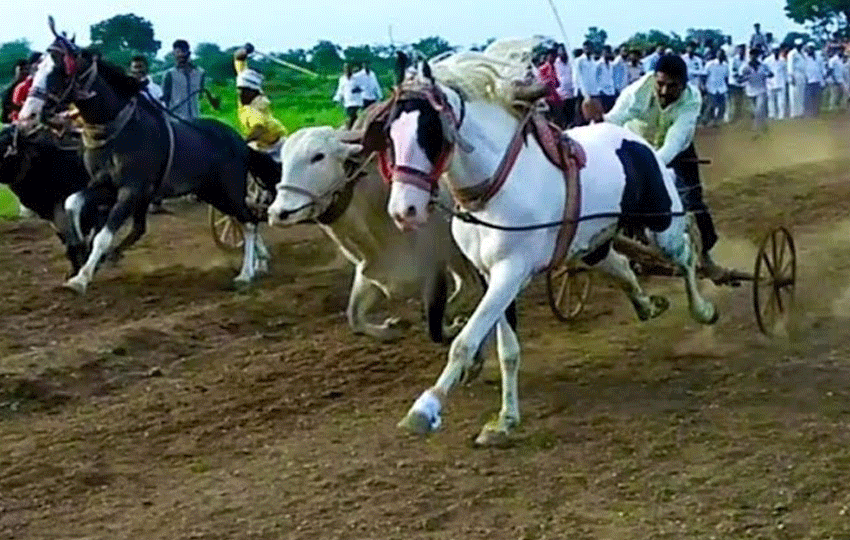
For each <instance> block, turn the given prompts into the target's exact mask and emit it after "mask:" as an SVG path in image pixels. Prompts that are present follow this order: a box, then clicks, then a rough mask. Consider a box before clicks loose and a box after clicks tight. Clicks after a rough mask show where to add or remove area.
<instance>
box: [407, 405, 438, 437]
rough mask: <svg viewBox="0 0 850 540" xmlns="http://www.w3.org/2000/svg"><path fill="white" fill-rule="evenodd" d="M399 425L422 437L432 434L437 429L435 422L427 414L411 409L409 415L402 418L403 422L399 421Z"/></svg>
mask: <svg viewBox="0 0 850 540" xmlns="http://www.w3.org/2000/svg"><path fill="white" fill-rule="evenodd" d="M398 427H400V428H401V429H403V430H405V431H407V432H408V433H412V434H413V435H419V436H420V437H424V436H426V435H430V434H432V433H433V432H434V431H436V429H437V428H436V427H435V426H434V422H432V421H431V419H430V418H428V416H427V415H425V414H423V413H421V412H419V411H410V412H409V413H407V416H405V417H404V418H402V419H401V422H399V423H398Z"/></svg>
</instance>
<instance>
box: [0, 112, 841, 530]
mask: <svg viewBox="0 0 850 540" xmlns="http://www.w3.org/2000/svg"><path fill="white" fill-rule="evenodd" d="M848 127H850V126H848V124H847V123H846V122H833V123H818V124H812V125H805V126H803V127H800V126H794V127H791V128H787V127H783V129H782V130H779V131H777V132H775V133H774V134H773V135H771V137H770V138H768V139H766V140H759V141H751V140H750V138H749V135H747V134H746V133H728V132H722V133H716V132H711V133H705V134H703V135H702V136H701V138H700V141H699V142H698V145H699V147H700V149H701V153H702V155H703V157H710V158H712V159H714V161H715V162H714V164H713V165H712V167H710V168H709V169H708V170H707V171H706V173H707V179H706V183H707V184H708V186H709V188H708V191H709V201H710V204H711V205H712V207H713V208H714V213H715V217H716V218H717V221H718V223H719V229H720V231H721V237H722V238H721V241H720V242H721V245H720V246H719V248H718V250H719V258H720V259H721V260H722V261H723V262H726V263H729V264H730V265H735V266H741V267H742V269H749V268H750V267H751V265H752V258H753V254H754V252H755V247H754V246H753V240H754V239H756V238H757V237H758V236H759V235H760V234H761V233H762V232H764V231H765V230H767V228H769V227H770V226H771V225H773V224H778V223H788V224H791V225H793V226H794V230H795V234H796V237H797V242H798V246H799V254H798V257H799V261H800V264H801V267H800V274H801V275H800V279H801V283H800V286H799V287H798V291H797V292H798V297H799V306H800V309H799V317H798V319H797V324H796V326H797V328H796V329H795V330H794V332H793V335H792V337H791V338H790V339H787V340H782V339H781V340H776V341H768V340H765V339H763V338H761V337H760V336H758V335H757V334H756V332H757V331H756V328H755V323H754V322H753V317H752V314H751V307H750V294H751V293H750V291H749V289H738V290H719V289H714V288H712V287H711V286H710V285H706V287H707V288H708V289H709V294H710V295H711V296H712V297H713V298H715V299H716V300H717V302H718V304H719V306H720V308H721V310H722V318H721V321H720V323H719V324H718V325H717V326H716V327H715V328H712V329H701V328H697V327H696V326H695V325H694V324H693V323H692V322H690V320H689V319H688V318H687V315H686V310H685V305H684V304H685V299H684V295H683V294H682V293H681V286H680V284H679V283H676V282H668V281H664V280H655V281H651V282H649V283H648V287H649V288H651V289H652V290H653V291H657V290H667V291H669V294H670V298H671V300H672V301H673V303H674V308H673V309H672V310H671V312H670V313H669V314H667V315H665V317H664V318H662V319H661V320H658V321H653V322H651V323H646V324H638V323H636V322H635V321H634V317H633V314H632V312H631V309H630V307H629V306H628V304H627V301H626V300H625V297H624V296H623V295H622V294H621V293H619V292H616V291H614V290H612V289H611V288H610V287H608V286H606V285H604V284H602V285H599V286H598V287H597V288H596V290H595V291H594V293H593V303H592V305H591V306H590V308H589V309H588V311H587V312H586V313H585V314H584V315H583V316H582V317H581V319H580V320H579V321H577V322H576V323H574V324H571V325H563V324H560V323H557V322H556V321H555V319H554V318H553V317H552V316H551V314H550V313H549V311H548V307H547V306H546V299H545V291H544V290H543V287H542V280H538V281H536V282H535V283H534V284H533V286H532V287H531V288H530V289H529V290H528V291H526V292H525V293H524V294H523V296H522V297H521V301H520V327H521V331H520V339H521V343H522V345H523V372H522V377H521V390H520V396H521V400H522V405H523V409H522V412H523V414H524V423H523V426H522V429H521V431H520V433H519V434H518V436H517V438H516V440H515V441H514V443H513V444H512V445H511V446H510V447H508V448H504V449H498V450H496V449H488V450H481V449H475V448H473V447H472V444H471V437H472V436H473V435H474V434H476V433H477V431H478V430H479V428H480V427H481V424H482V423H483V422H484V421H485V420H486V418H487V417H488V416H489V415H491V414H493V413H494V412H495V411H496V410H497V407H498V399H499V398H498V370H497V369H496V368H495V367H494V365H493V364H489V365H488V368H487V369H486V370H485V373H484V375H483V376H482V379H480V380H479V381H478V382H476V383H474V384H473V385H472V386H470V387H466V388H461V389H459V390H458V391H457V392H456V393H455V394H454V395H453V398H452V400H451V401H450V404H449V406H448V409H447V411H446V416H445V425H444V428H443V429H442V431H441V432H439V433H438V434H437V435H435V436H434V437H432V438H431V439H428V440H420V439H415V438H411V437H408V436H405V435H403V434H402V433H400V432H399V431H398V430H397V429H396V428H395V423H396V422H397V421H398V419H399V418H400V417H401V416H402V415H403V414H404V412H405V411H406V410H407V407H409V405H410V403H411V401H412V399H414V398H415V396H416V395H418V393H419V392H420V391H421V390H423V389H424V388H426V387H427V386H428V385H429V384H431V383H432V382H433V380H434V379H435V377H436V376H437V374H438V373H439V370H440V369H441V368H442V365H443V362H444V361H445V350H444V349H443V348H441V347H438V346H435V345H433V344H431V343H429V342H427V340H426V338H425V331H424V328H423V327H422V324H421V323H420V322H419V316H418V313H419V311H418V310H419V307H418V305H417V304H415V303H407V302H399V303H398V304H397V305H396V306H394V311H397V312H400V313H401V314H403V315H404V316H406V317H407V318H409V319H411V320H414V321H415V324H414V326H413V328H412V330H411V332H410V336H409V338H406V339H405V340H404V342H402V343H399V344H394V345H381V344H377V343H375V342H373V341H371V340H369V339H368V338H364V337H356V336H353V335H351V333H350V332H349V330H348V328H347V326H346V324H345V320H344V317H343V315H342V310H343V309H344V306H345V300H346V297H347V291H348V286H349V284H350V272H349V270H348V268H346V267H345V266H344V265H343V264H342V263H341V262H340V260H339V259H338V258H337V257H336V256H335V252H334V250H333V248H332V246H331V244H330V243H329V242H328V241H326V240H325V239H324V238H323V237H322V236H321V235H320V233H319V231H318V230H316V229H312V228H307V227H303V228H298V229H293V230H289V231H273V232H272V233H269V234H267V238H268V239H269V240H271V242H270V243H271V244H273V245H276V248H275V249H274V259H275V265H274V269H273V275H272V277H270V278H268V279H265V280H264V281H262V282H261V283H260V284H259V286H258V287H257V288H255V289H254V290H253V291H251V292H249V293H237V292H234V291H231V290H229V289H228V283H229V281H230V279H231V278H232V277H233V276H234V275H235V273H236V266H237V263H238V261H236V260H231V259H230V258H228V257H226V256H223V255H222V254H220V253H219V252H218V251H217V250H216V249H215V247H214V246H213V244H212V240H211V239H210V237H209V234H208V232H207V230H206V220H205V217H206V216H205V211H204V210H203V209H201V208H198V207H196V208H194V209H185V208H184V209H181V210H180V212H179V213H178V214H177V215H175V216H162V217H155V218H154V221H153V223H152V225H151V227H150V233H149V235H148V236H147V237H146V238H145V239H144V240H143V241H142V243H141V246H140V247H139V249H137V250H135V251H133V252H132V253H129V254H128V256H127V258H126V259H125V260H124V261H123V262H122V263H121V265H120V267H119V268H116V269H107V270H105V271H103V272H102V273H101V274H99V276H98V278H97V279H96V281H95V282H94V284H93V286H92V288H91V290H90V293H89V294H88V295H87V296H85V297H82V298H79V297H74V296H71V295H69V294H68V293H65V292H62V291H59V290H57V289H56V287H57V286H58V285H59V284H60V283H61V279H62V275H63V273H64V271H65V266H64V262H63V261H62V257H61V253H60V250H59V248H58V243H57V242H56V241H55V239H54V238H53V236H52V234H51V233H50V231H49V228H48V227H47V226H45V225H43V224H41V223H37V222H29V221H23V222H11V223H2V224H0V272H2V280H0V282H2V289H3V298H4V302H3V304H2V306H0V317H2V321H3V325H2V327H0V539H3V540H5V539H7V538H8V539H13V538H14V539H42V538H44V539H72V538H74V539H77V538H87V539H89V538H91V539H94V538H97V539H101V538H102V539H110V540H114V539H119V538H127V539H130V538H132V539H138V538H162V539H168V540H179V539H209V540H212V539H222V540H224V539H227V540H238V539H276V538H293V539H296V538H297V539H305V540H306V539H310V540H314V539H319V538H321V539H332V538H339V539H366V538H369V539H373V538H374V539H379V538H380V539H383V538H393V539H396V538H397V539H413V538H417V539H418V538H423V539H440V540H449V539H452V540H454V539H467V538H486V539H501V538H505V539H518V538H528V539H532V538H533V539H544V538H549V539H562V538H570V539H582V538H588V539H591V538H594V539H595V538H605V539H621V538H622V539H630V540H633V539H647V538H669V539H682V538H705V539H708V538H723V539H726V538H729V539H741V538H765V539H767V538H778V539H784V538H788V539H800V538H824V539H826V538H836V539H838V538H848V536H850V487H848V484H847V478H848V476H850V431H849V430H848V422H850V400H848V398H850V390H848V388H850V362H848V358H850V354H848V353H850V326H848V324H847V323H848V318H850V259H848V257H847V253H848V250H850V219H848V206H849V205H848V203H847V201H850V142H848V141H847V139H848V137H847V133H848ZM801 132H802V133H803V134H804V135H805V137H801ZM801 141H805V142H804V143H802V142H801ZM768 150H769V151H768ZM804 161H806V162H807V163H803V162H804Z"/></svg>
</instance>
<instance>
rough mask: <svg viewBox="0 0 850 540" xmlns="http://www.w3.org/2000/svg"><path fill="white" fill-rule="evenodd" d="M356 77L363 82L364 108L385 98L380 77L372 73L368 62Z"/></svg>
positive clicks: (364, 63)
mask: <svg viewBox="0 0 850 540" xmlns="http://www.w3.org/2000/svg"><path fill="white" fill-rule="evenodd" d="M354 76H355V77H360V79H361V80H362V81H363V108H364V109H365V108H367V107H368V106H369V105H371V104H373V103H375V102H376V101H378V100H379V99H381V98H382V97H384V94H383V92H382V91H381V84H380V83H379V82H378V77H377V75H375V72H374V71H372V67H371V65H370V63H369V61H368V60H367V61H366V62H363V69H361V70H360V71H358V72H357V73H355V74H354Z"/></svg>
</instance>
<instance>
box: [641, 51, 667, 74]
mask: <svg viewBox="0 0 850 540" xmlns="http://www.w3.org/2000/svg"><path fill="white" fill-rule="evenodd" d="M663 51H664V47H662V46H661V45H658V46H657V47H655V50H654V51H653V52H650V53H649V54H648V55H646V57H645V58H644V59H643V72H644V73H649V72H651V71H655V64H656V63H657V62H658V59H659V58H661V53H662V52H663Z"/></svg>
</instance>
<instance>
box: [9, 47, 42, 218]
mask: <svg viewBox="0 0 850 540" xmlns="http://www.w3.org/2000/svg"><path fill="white" fill-rule="evenodd" d="M40 62H41V53H40V52H34V53H32V54H31V55H30V57H29V59H27V66H28V67H27V76H26V78H25V79H24V80H23V81H21V82H19V83H18V84H17V86H15V90H14V91H13V92H12V112H11V113H10V114H9V118H11V120H12V121H13V122H14V121H16V120H17V119H18V111H20V110H21V107H23V106H24V101H26V100H27V96H28V95H29V93H30V88H32V78H33V76H34V75H35V72H36V71H38V64H39V63H40ZM22 208H23V207H22Z"/></svg>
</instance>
